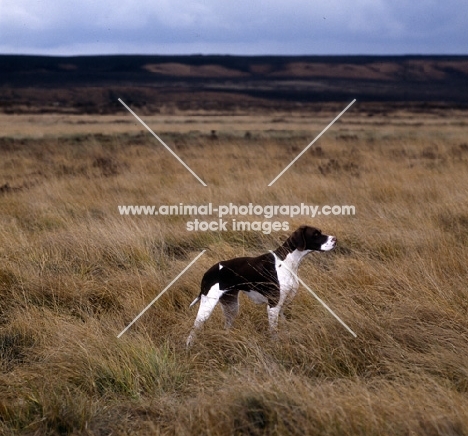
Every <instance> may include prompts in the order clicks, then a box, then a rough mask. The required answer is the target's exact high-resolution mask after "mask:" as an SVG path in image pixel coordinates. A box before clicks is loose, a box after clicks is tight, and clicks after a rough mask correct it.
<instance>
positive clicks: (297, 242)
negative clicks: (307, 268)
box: [291, 226, 306, 251]
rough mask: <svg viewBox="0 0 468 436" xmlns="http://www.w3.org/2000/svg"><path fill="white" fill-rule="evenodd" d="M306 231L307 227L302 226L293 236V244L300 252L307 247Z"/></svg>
mask: <svg viewBox="0 0 468 436" xmlns="http://www.w3.org/2000/svg"><path fill="white" fill-rule="evenodd" d="M305 230H306V226H301V227H299V228H298V229H297V230H296V231H295V232H294V233H293V234H292V235H291V244H292V245H293V246H294V247H295V248H297V249H298V250H299V251H303V250H304V249H305V247H306V240H305Z"/></svg>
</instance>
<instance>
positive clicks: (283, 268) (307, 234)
mask: <svg viewBox="0 0 468 436" xmlns="http://www.w3.org/2000/svg"><path fill="white" fill-rule="evenodd" d="M335 245H336V238H335V237H334V236H328V235H324V234H322V232H321V231H320V230H318V229H315V228H313V227H308V226H301V227H299V228H298V229H297V230H296V231H295V232H294V233H293V234H292V235H291V236H290V237H289V238H288V239H287V240H286V241H285V242H284V244H283V245H282V246H281V247H278V248H277V249H276V250H274V251H273V252H271V253H266V254H262V255H261V256H258V257H238V258H235V259H230V260H226V261H221V262H219V263H217V264H215V265H213V266H212V267H211V268H210V269H209V270H208V271H207V272H206V273H205V275H204V276H203V279H202V282H201V291H200V294H199V295H198V297H197V298H195V300H194V301H193V302H192V304H191V305H190V307H192V306H193V305H194V304H196V303H197V302H199V301H200V307H199V309H198V314H197V317H196V319H195V324H194V326H193V328H192V331H191V332H190V335H189V337H188V339H187V346H190V345H191V344H192V343H193V340H194V338H195V331H196V330H197V329H198V328H200V327H201V326H202V325H203V323H204V322H205V321H206V320H207V319H208V318H209V317H210V315H211V313H212V312H213V309H214V308H215V306H216V304H217V303H218V301H219V302H220V303H221V306H222V308H223V312H224V316H225V318H226V327H230V326H231V325H232V323H233V321H234V318H235V317H236V315H237V313H238V312H239V302H238V296H239V291H243V292H245V293H246V294H247V295H248V296H249V297H250V298H251V299H252V300H253V301H254V302H255V303H257V304H260V303H266V304H267V312H268V322H269V324H270V330H271V331H272V332H273V333H274V332H275V331H276V329H277V326H278V316H279V314H280V313H281V312H282V309H283V305H284V304H285V303H288V302H289V301H291V300H292V299H293V298H294V296H295V295H296V292H297V289H298V287H299V283H298V281H297V279H296V278H295V276H294V275H293V274H291V271H292V272H294V274H296V275H297V269H298V267H299V264H300V263H301V260H302V259H303V257H304V256H305V255H307V254H309V253H310V252H312V251H318V252H322V251H329V250H333V248H335Z"/></svg>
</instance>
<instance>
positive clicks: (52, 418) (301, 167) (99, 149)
mask: <svg viewBox="0 0 468 436" xmlns="http://www.w3.org/2000/svg"><path fill="white" fill-rule="evenodd" d="M409 115H410V114H407V119H408V120H411V122H407V123H406V124H405V123H403V122H402V123H403V124H401V125H391V123H384V122H382V123H381V125H380V126H378V125H377V126H376V125H374V126H373V125H372V123H369V122H368V120H366V124H362V123H359V122H358V120H359V117H357V116H356V117H355V118H354V121H353V122H349V123H348V124H345V123H344V122H343V123H339V124H337V125H336V126H335V127H336V128H335V129H334V130H330V131H329V132H328V133H327V135H326V136H325V137H323V138H322V139H321V141H320V143H319V144H317V145H316V146H314V147H313V148H312V149H311V150H309V152H307V153H306V154H305V155H304V156H303V157H302V158H301V159H300V160H299V161H298V162H297V163H296V164H295V165H294V167H293V168H292V169H291V170H290V171H288V172H287V173H286V174H285V175H284V176H283V177H282V178H281V179H279V180H278V182H276V184H275V185H274V186H273V187H271V188H267V187H266V185H267V184H268V183H269V182H270V181H271V180H272V179H273V178H274V177H275V176H276V174H278V173H279V171H280V170H282V169H283V167H284V166H285V165H286V164H287V163H288V162H290V160H291V159H292V157H293V156H295V155H296V154H297V153H298V152H299V151H300V150H301V149H302V148H303V147H304V146H305V145H306V144H307V143H308V142H309V141H310V139H311V137H313V136H314V135H313V133H312V132H311V131H309V130H308V129H307V128H304V129H303V130H300V129H298V130H291V131H287V130H281V129H279V130H278V129H275V130H270V131H264V132H259V131H255V130H253V129H251V130H249V134H248V135H244V132H243V131H242V129H241V128H239V126H237V127H236V128H232V129H230V126H229V125H228V124H227V123H226V124H223V125H222V127H223V129H224V130H221V131H218V132H217V138H213V137H212V135H211V134H210V133H209V130H206V129H205V130H203V128H201V132H197V131H196V130H197V126H199V125H197V124H196V125H194V128H193V131H191V132H190V131H189V132H186V133H183V134H180V133H172V134H171V133H167V134H166V135H165V137H164V139H166V141H167V142H168V143H169V144H171V145H173V147H174V148H175V149H176V151H177V153H179V154H180V155H181V157H182V158H183V159H184V160H185V161H186V162H187V163H188V164H189V165H190V166H191V167H192V168H193V169H194V171H195V172H196V173H197V174H198V175H199V176H200V177H202V179H203V180H205V182H206V183H207V184H208V187H206V188H205V187H203V186H202V185H201V184H199V183H198V182H197V181H196V180H195V179H194V178H193V177H192V176H191V175H190V174H189V173H188V172H187V171H186V170H185V169H184V168H183V167H181V166H180V164H179V163H178V162H176V161H175V160H174V159H173V158H172V157H171V156H170V155H169V154H168V153H167V151H165V150H164V149H162V147H160V146H159V145H157V144H155V143H154V142H153V140H152V139H151V137H149V136H148V135H147V134H146V133H143V134H141V133H138V128H137V127H129V130H128V132H127V133H122V132H121V131H120V129H121V126H120V125H119V131H118V132H116V133H114V134H113V133H112V132H111V133H110V134H108V135H106V134H93V135H85V134H79V135H78V134H77V135H73V136H70V135H68V136H67V135H62V134H60V135H56V136H54V135H52V136H47V137H42V138H41V137H34V136H31V137H19V136H16V137H4V138H1V139H0V155H1V158H0V186H2V191H1V193H0V220H1V222H0V224H1V225H0V259H1V262H0V371H1V372H0V432H1V433H2V434H6V435H8V434H11V435H13V434H31V435H32V434H37V435H39V434H41V435H42V434H89V435H101V434H102V435H103V434H121V435H124V434H142V435H145V434H177V435H180V434H187V435H188V434H211V435H225V434H251V435H255V434H272V435H273V434H278V435H283V434H297V435H304V434H310V435H314V434H327V435H346V434H348V435H355V434H363V435H364V434H366V435H367V434H388V435H410V434H417V435H439V434H441V435H462V434H468V358H467V356H468V321H467V310H468V293H467V289H466V265H467V263H468V262H467V261H468V254H467V249H466V246H467V241H468V202H467V191H466V186H468V172H467V164H468V146H467V145H466V139H465V136H464V135H465V134H464V131H463V129H464V128H466V125H464V124H463V119H458V120H456V119H453V118H441V119H440V122H438V123H437V122H435V121H434V120H433V119H432V118H431V119H430V120H428V119H425V118H424V117H423V116H422V115H420V116H419V117H418V116H416V115H414V114H413V115H412V117H413V118H410V117H409ZM442 115H443V114H442ZM442 115H441V117H442ZM35 121H37V120H35ZM296 121H297V120H296ZM233 122H234V123H235V120H234V121H233ZM243 122H246V121H245V120H244V121H243ZM200 123H201V121H200ZM282 123H284V125H287V118H286V119H282ZM418 123H419V124H418ZM273 124H274V122H273ZM377 124H378V123H377ZM200 125H201V124H200ZM37 127H38V129H40V124H39V125H37ZM172 127H174V131H176V130H177V124H176V125H175V126H171V128H172ZM61 128H62V127H61ZM132 129H133V130H132ZM315 133H317V132H315ZM209 201H211V202H213V203H215V204H225V203H229V202H233V203H238V204H245V203H248V202H253V203H257V204H299V203H301V202H307V203H310V204H318V205H325V204H328V205H334V204H339V205H342V204H352V205H355V206H356V210H357V214H356V216H354V217H348V216H345V217H338V216H327V217H325V216H320V217H317V218H314V219H311V218H306V217H300V218H295V219H289V220H288V221H289V223H290V228H291V230H292V229H294V228H295V227H296V226H299V225H301V224H309V225H314V226H317V227H319V228H322V230H323V231H324V232H327V233H331V234H334V235H337V237H338V241H339V243H338V248H337V249H336V250H335V251H334V252H330V253H326V254H323V255H310V256H309V257H308V258H307V260H306V261H304V263H303V264H302V266H301V268H300V275H301V277H302V279H303V280H304V281H305V282H307V283H308V284H310V285H311V286H312V288H313V289H314V290H315V291H316V292H317V293H318V294H319V295H320V296H321V297H322V298H323V299H324V300H325V301H326V302H327V303H328V304H329V305H330V306H331V307H332V308H333V309H334V310H335V311H336V312H337V313H338V314H339V316H340V317H341V318H342V319H343V320H344V321H345V322H346V323H347V324H348V325H350V326H351V328H352V329H353V330H354V331H356V333H357V334H358V337H357V338H356V339H354V338H352V337H351V336H350V335H349V333H348V332H346V331H345V330H344V329H343V328H342V327H341V326H340V325H339V324H338V323H337V322H336V321H335V320H334V319H333V318H332V317H331V316H330V315H329V314H328V313H327V312H326V311H324V309H323V308H322V307H321V306H320V305H318V303H317V302H316V301H315V300H313V299H312V298H311V297H310V295H309V294H307V293H306V291H305V290H302V291H300V292H299V293H298V295H297V297H296V299H295V300H294V301H293V303H292V304H291V306H290V307H289V308H288V309H287V311H286V314H285V319H284V320H282V321H281V324H280V334H279V338H278V339H277V340H272V339H270V337H269V335H268V329H267V320H266V316H265V308H264V307H263V306H255V305H253V304H251V303H250V302H249V301H248V300H247V299H245V298H242V301H241V313H240V315H239V318H238V320H237V322H236V324H235V327H234V328H233V329H232V330H230V331H225V330H224V329H223V327H222V326H223V323H222V316H221V313H220V312H221V311H220V310H216V311H215V313H214V315H213V316H212V318H211V319H210V320H209V321H208V322H207V324H206V326H205V328H204V329H203V331H202V332H200V334H199V336H198V337H197V342H196V344H195V345H194V347H193V349H191V350H190V351H189V352H187V351H186V350H185V348H184V342H185V339H186V336H187V334H188V331H189V330H190V327H191V325H192V322H193V319H194V317H195V313H196V310H194V309H192V310H189V309H188V305H189V303H190V302H191V301H192V300H193V298H194V297H195V296H196V295H197V293H198V291H199V282H200V279H201V276H202V274H203V272H204V271H205V269H206V268H208V267H209V266H210V265H211V264H213V263H215V262H216V261H218V260H220V259H224V258H228V257H233V256H240V255H250V254H251V255H254V254H256V253H262V252H265V251H267V250H269V249H273V248H275V247H276V246H277V245H278V244H280V243H281V241H282V240H283V239H284V238H285V237H286V234H285V233H280V234H279V233H274V232H273V233H272V234H270V235H264V234H262V233H257V232H244V233H239V232H232V231H229V232H206V233H203V232H199V233H194V232H187V231H186V230H185V222H186V221H187V217H164V218H163V217H158V218H156V217H128V216H127V217H123V216H120V215H119V214H118V211H117V205H119V204H165V203H170V204H173V203H175V204H178V203H179V202H184V203H197V204H198V203H199V204H201V203H204V202H209ZM280 220H284V218H281V219H280ZM202 249H207V252H206V253H205V255H204V256H203V257H202V258H201V259H200V260H199V261H198V262H197V263H196V264H195V265H194V266H193V267H192V268H191V269H190V270H189V271H188V272H187V273H186V274H185V275H184V276H183V277H182V278H181V279H180V280H179V281H178V282H177V283H176V284H175V285H174V286H173V287H172V288H171V289H170V290H169V291H168V292H167V293H166V294H165V295H164V296H163V297H162V298H161V299H160V300H159V301H158V302H157V303H156V304H155V305H154V306H153V307H152V308H151V309H150V310H149V311H148V312H147V313H146V314H145V315H143V317H142V318H141V319H140V320H139V321H138V322H137V323H136V324H135V325H134V326H132V327H131V329H130V330H129V331H128V332H127V333H126V334H125V335H123V336H122V338H121V339H117V338H116V335H117V334H118V333H119V332H120V331H121V330H122V329H123V328H124V327H125V326H126V325H127V324H128V323H129V322H130V321H131V320H132V319H133V318H134V316H136V315H137V314H138V313H139V312H140V311H141V310H142V309H143V308H144V307H145V306H146V305H147V304H148V302H149V301H151V300H152V299H153V298H154V296H155V295H156V294H157V293H159V292H160V291H161V290H162V289H163V288H164V287H165V286H166V285H167V283H169V282H170V281H171V280H172V278H173V277H175V275H176V274H177V273H178V272H179V271H181V270H182V269H183V268H184V267H185V266H186V265H187V264H188V262H189V261H190V259H192V258H194V257H195V255H196V254H198V253H199V252H200V251H201V250H202Z"/></svg>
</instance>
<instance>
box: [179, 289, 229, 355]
mask: <svg viewBox="0 0 468 436" xmlns="http://www.w3.org/2000/svg"><path fill="white" fill-rule="evenodd" d="M222 295H223V291H221V290H220V289H219V283H215V284H214V285H213V286H212V287H211V289H210V290H209V291H208V293H207V294H206V295H201V296H200V307H199V308H198V313H197V317H196V318H195V323H194V324H193V328H192V331H191V332H190V335H189V337H188V338H187V347H190V346H191V345H192V343H193V340H194V338H195V331H196V330H198V329H199V328H200V327H201V326H202V325H203V323H204V322H205V321H206V320H207V319H208V318H209V317H210V315H211V313H212V312H213V309H214V308H215V306H216V304H217V303H218V301H219V299H220V298H221V296H222Z"/></svg>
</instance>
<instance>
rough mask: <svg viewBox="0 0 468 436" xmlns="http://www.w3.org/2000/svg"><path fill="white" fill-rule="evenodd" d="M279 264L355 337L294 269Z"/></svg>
mask: <svg viewBox="0 0 468 436" xmlns="http://www.w3.org/2000/svg"><path fill="white" fill-rule="evenodd" d="M270 253H271V254H273V256H275V258H276V257H277V256H276V254H275V253H273V251H271V250H270ZM281 265H283V266H284V267H285V268H286V269H287V270H288V271H289V272H290V273H291V274H292V275H293V276H294V277H295V278H296V279H297V280H298V281H299V283H300V284H301V285H302V286H304V287H305V288H306V289H307V290H308V291H309V292H310V293H311V294H312V295H313V296H314V297H315V298H316V299H317V300H318V302H319V303H320V304H321V305H322V306H323V307H325V309H327V310H328V311H329V312H330V313H331V314H332V315H333V316H334V317H335V318H336V319H337V320H338V322H339V323H340V324H341V325H342V326H343V327H344V328H345V329H346V330H348V332H350V333H351V334H352V335H353V336H354V337H355V338H357V334H356V333H354V332H353V331H352V330H351V329H350V328H349V327H348V326H347V325H346V324H345V323H344V322H343V321H342V320H341V318H340V317H339V316H338V315H337V314H336V313H335V312H333V310H331V309H330V308H329V307H328V306H327V304H326V303H325V302H324V301H323V300H322V299H321V298H320V297H319V296H318V295H317V294H316V293H315V292H314V291H313V290H312V289H310V288H309V287H308V286H307V285H306V284H305V283H304V282H303V281H302V280H301V279H300V278H299V277H298V276H297V274H295V273H294V271H291V270H290V269H289V268H288V267H287V265H286V264H285V263H284V262H282V263H281Z"/></svg>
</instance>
